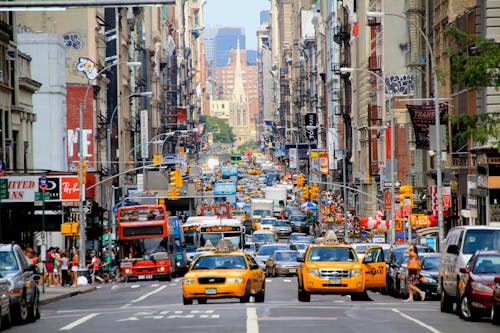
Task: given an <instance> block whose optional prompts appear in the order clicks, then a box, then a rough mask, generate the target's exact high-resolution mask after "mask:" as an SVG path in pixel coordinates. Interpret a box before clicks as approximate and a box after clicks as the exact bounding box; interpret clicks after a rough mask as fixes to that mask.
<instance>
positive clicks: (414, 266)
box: [405, 244, 425, 302]
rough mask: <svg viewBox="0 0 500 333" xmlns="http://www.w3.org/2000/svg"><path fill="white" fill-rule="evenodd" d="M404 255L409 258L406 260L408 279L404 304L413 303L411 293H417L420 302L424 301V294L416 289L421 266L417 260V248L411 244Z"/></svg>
mask: <svg viewBox="0 0 500 333" xmlns="http://www.w3.org/2000/svg"><path fill="white" fill-rule="evenodd" d="M406 253H407V254H408V255H409V256H410V258H409V259H408V264H407V268H408V277H407V285H408V295H409V297H408V299H406V300H405V302H413V293H415V292H417V293H419V295H420V298H421V301H424V300H425V292H423V291H422V290H420V289H419V288H418V287H417V284H418V283H419V282H420V278H419V275H420V271H421V270H422V264H421V263H420V259H419V258H418V250H417V247H416V246H415V245H414V244H412V245H410V247H409V248H408V249H407V250H406Z"/></svg>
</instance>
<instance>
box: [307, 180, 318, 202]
mask: <svg viewBox="0 0 500 333" xmlns="http://www.w3.org/2000/svg"><path fill="white" fill-rule="evenodd" d="M318 192H319V188H318V184H314V185H313V186H311V189H310V194H309V196H310V197H311V199H316V198H317V197H318V195H319V193H318Z"/></svg>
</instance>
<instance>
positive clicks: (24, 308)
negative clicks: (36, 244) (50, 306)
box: [0, 244, 40, 324]
mask: <svg viewBox="0 0 500 333" xmlns="http://www.w3.org/2000/svg"><path fill="white" fill-rule="evenodd" d="M35 272H36V268H35V265H33V264H32V263H31V261H30V260H29V259H28V258H27V257H26V255H25V254H24V251H23V250H22V249H21V247H20V246H19V245H17V244H1V245H0V274H1V275H2V277H3V278H5V279H7V280H9V286H10V310H11V313H12V316H13V318H12V319H13V320H14V322H15V323H18V324H24V323H29V322H34V321H35V320H36V319H38V318H40V311H39V303H40V291H39V290H38V286H37V281H38V278H37V277H38V275H35Z"/></svg>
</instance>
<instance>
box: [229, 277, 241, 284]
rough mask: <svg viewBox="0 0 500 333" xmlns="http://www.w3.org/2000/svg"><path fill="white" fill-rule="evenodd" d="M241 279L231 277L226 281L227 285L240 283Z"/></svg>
mask: <svg viewBox="0 0 500 333" xmlns="http://www.w3.org/2000/svg"><path fill="white" fill-rule="evenodd" d="M242 282H243V279H242V278H240V277H232V278H229V279H227V283H242Z"/></svg>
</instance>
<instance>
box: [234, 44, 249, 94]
mask: <svg viewBox="0 0 500 333" xmlns="http://www.w3.org/2000/svg"><path fill="white" fill-rule="evenodd" d="M236 45H237V46H236V61H235V62H236V63H235V68H234V89H233V100H238V101H239V102H240V103H242V102H243V101H244V100H245V99H246V95H245V88H244V87H243V71H242V70H241V55H240V52H241V51H240V39H239V38H238V41H237V44H236Z"/></svg>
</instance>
